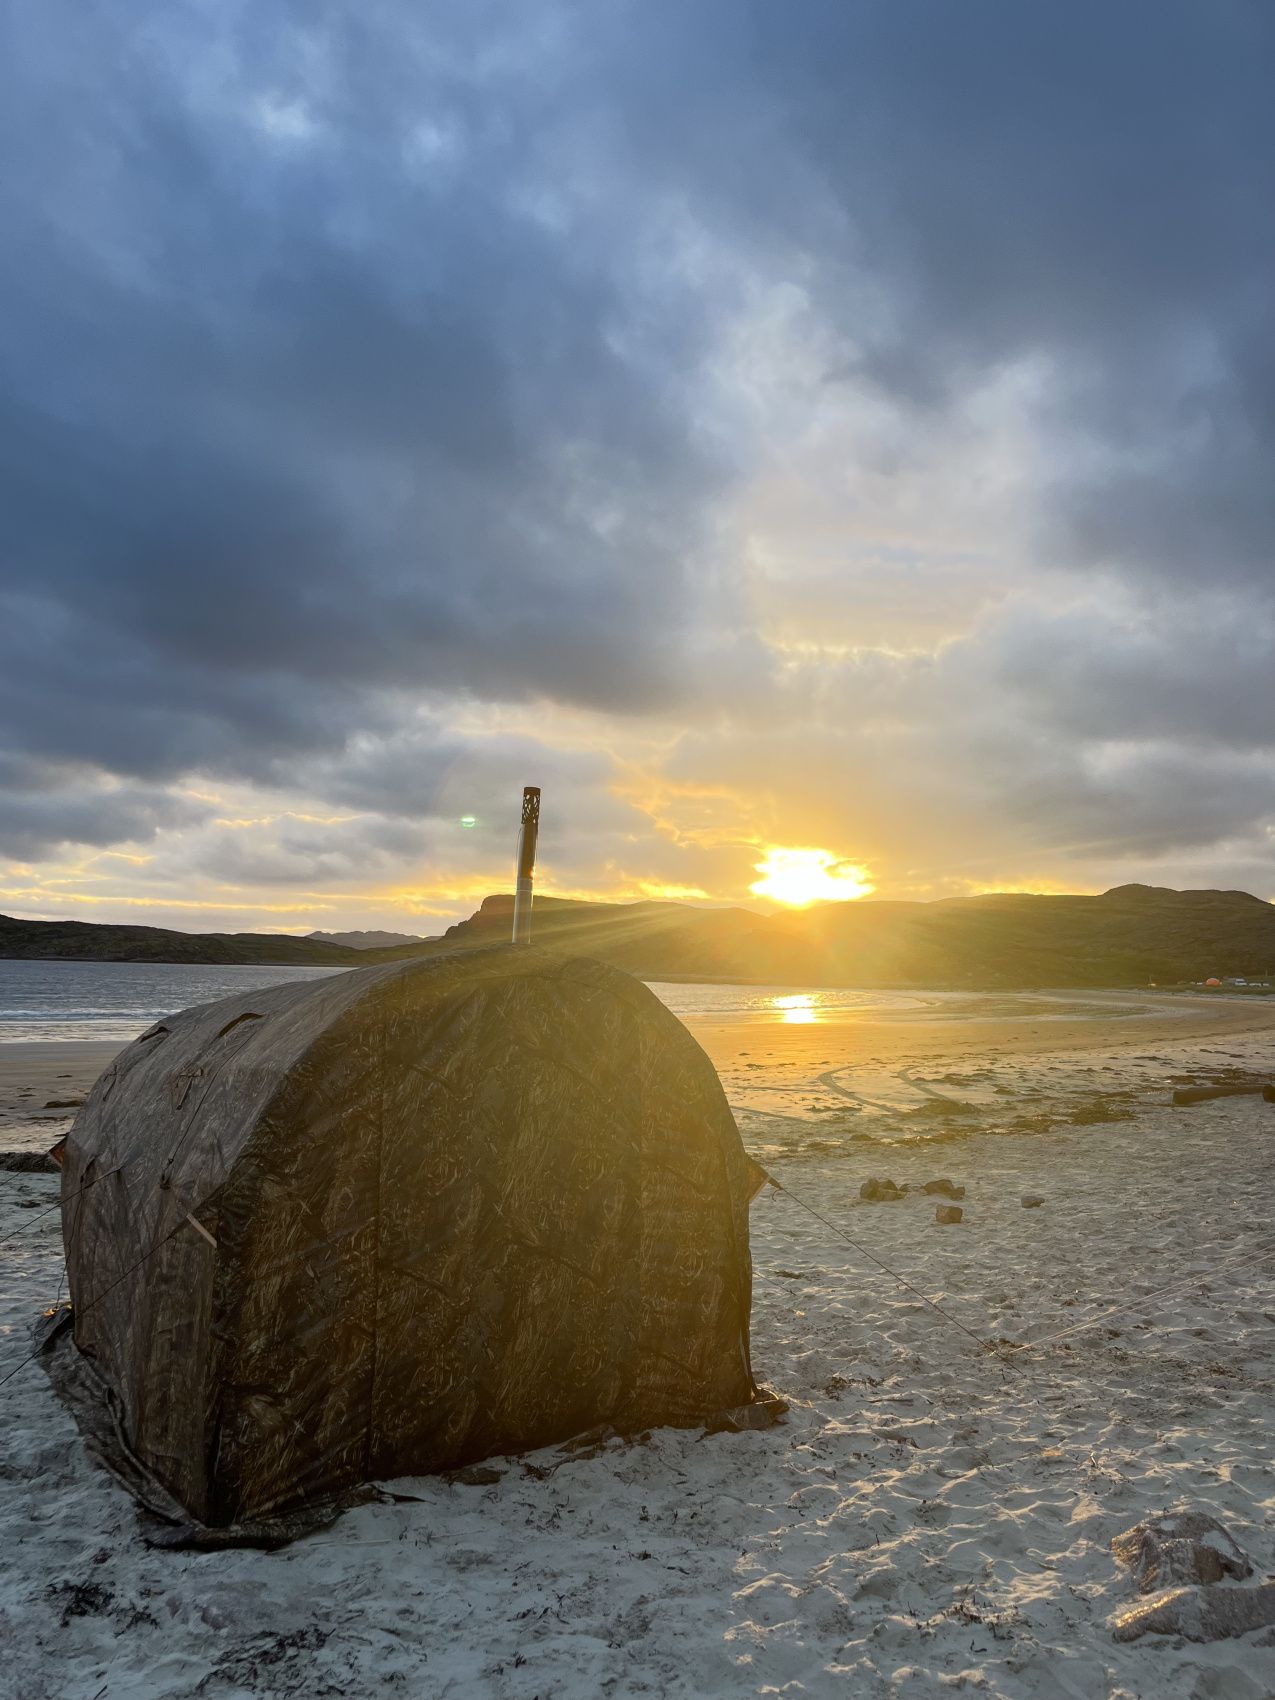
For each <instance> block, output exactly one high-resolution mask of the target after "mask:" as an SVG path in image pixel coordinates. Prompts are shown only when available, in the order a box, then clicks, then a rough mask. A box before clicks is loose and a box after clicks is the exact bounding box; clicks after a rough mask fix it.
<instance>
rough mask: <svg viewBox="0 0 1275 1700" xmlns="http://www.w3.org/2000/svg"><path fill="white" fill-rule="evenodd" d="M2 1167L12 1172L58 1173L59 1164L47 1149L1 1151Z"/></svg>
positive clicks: (23, 1173)
mask: <svg viewBox="0 0 1275 1700" xmlns="http://www.w3.org/2000/svg"><path fill="white" fill-rule="evenodd" d="M0 1169H5V1170H8V1172H9V1173H10V1174H22V1175H27V1174H31V1175H45V1174H49V1175H56V1174H57V1172H58V1166H57V1164H56V1163H55V1162H54V1161H53V1159H52V1157H50V1156H49V1155H48V1153H47V1152H45V1151H0Z"/></svg>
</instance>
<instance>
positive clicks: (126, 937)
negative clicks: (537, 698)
mask: <svg viewBox="0 0 1275 1700" xmlns="http://www.w3.org/2000/svg"><path fill="white" fill-rule="evenodd" d="M512 907H513V899H512V897H509V896H507V895H497V896H492V897H488V898H485V899H484V900H483V903H482V905H481V906H480V907H479V909H478V910H476V911H475V913H474V914H473V915H471V916H470V917H469V918H468V919H467V920H465V921H460V922H457V924H456V925H455V926H452V927H449V928H448V930H447V932H446V933H445V934H444V935H443V936H442V937H441V938H439V939H428V940H424V941H419V942H410V943H405V944H402V945H398V946H395V947H393V948H389V949H380V950H377V949H357V950H356V949H351V948H349V947H348V946H344V945H339V944H336V943H328V942H326V941H323V940H318V939H303V938H294V937H292V936H290V935H288V934H282V933H273V934H272V933H180V932H173V931H169V930H167V929H164V928H161V927H123V926H98V925H94V924H93V923H91V922H83V921H20V920H13V919H10V918H8V917H3V916H0V957H41V958H50V957H66V958H73V959H76V960H80V961H84V960H94V959H96V960H103V961H112V962H141V961H146V962H247V963H252V962H261V963H267V962H268V963H294V964H297V965H299V966H303V965H307V964H309V965H314V966H333V967H349V968H364V967H367V966H368V965H369V964H370V963H373V962H393V961H401V960H402V959H403V958H405V957H413V956H431V955H435V954H437V953H439V952H450V951H455V950H465V949H467V948H470V947H471V946H474V945H478V944H487V943H494V942H497V941H498V940H501V939H507V938H508V936H509V926H510V918H511V913H512ZM534 915H535V922H534V927H535V938H536V940H537V942H538V943H543V944H549V945H553V946H556V947H558V948H560V949H567V950H573V951H580V952H582V953H584V954H586V955H590V956H597V957H600V958H601V959H602V960H604V961H606V962H610V963H613V964H614V965H615V966H616V967H619V968H624V969H627V970H628V971H629V972H630V973H632V974H636V975H638V976H640V977H641V978H643V979H651V980H742V981H752V982H755V983H758V984H769V985H791V984H796V983H802V982H804V983H806V984H811V985H858V986H904V987H906V986H934V987H956V988H969V989H1009V988H1013V987H1024V986H1060V987H1077V988H1081V987H1093V988H1096V987H1101V986H1145V985H1146V984H1147V983H1148V981H1156V982H1158V983H1159V984H1162V985H1170V984H1174V983H1177V982H1182V981H1193V980H1202V979H1204V978H1206V977H1207V976H1208V975H1213V974H1216V975H1243V976H1245V977H1246V978H1249V979H1253V978H1258V977H1261V978H1266V977H1268V976H1269V977H1273V978H1275V906H1273V905H1271V904H1270V903H1266V902H1264V901H1263V900H1262V899H1260V898H1257V897H1252V896H1250V895H1249V894H1248V893H1247V892H1242V891H1171V890H1168V889H1165V888H1163V887H1156V886H1145V885H1124V886H1117V887H1116V888H1115V889H1114V890H1112V891H1108V892H1104V893H1103V894H1102V895H1101V896H1093V897H1052V896H1051V897H1041V896H1032V895H1026V894H1018V893H1013V894H991V895H988V896H983V897H960V898H948V899H945V900H942V901H939V902H935V903H905V902H889V901H871V900H869V901H863V902H858V903H845V904H820V905H817V906H815V907H813V908H811V909H808V910H803V911H793V912H791V913H783V914H779V915H771V916H766V915H758V914H755V913H753V912H752V911H751V910H748V909H696V908H692V907H690V906H688V905H686V904H680V903H653V902H645V903H585V902H575V901H572V900H569V899H565V898H554V897H539V898H537V899H536V904H535V911H534Z"/></svg>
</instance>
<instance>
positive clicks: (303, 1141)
mask: <svg viewBox="0 0 1275 1700" xmlns="http://www.w3.org/2000/svg"><path fill="white" fill-rule="evenodd" d="M755 1173H756V1171H755V1169H754V1168H753V1166H752V1165H751V1164H750V1163H749V1160H748V1158H747V1157H746V1156H745V1153H744V1151H743V1147H742V1146H741V1144H740V1140H739V1134H738V1131H737V1129H736V1127H735V1123H734V1119H733V1117H732V1116H731V1112H730V1109H729V1107H728V1106H727V1103H726V1100H725V1096H724V1094H723V1092H722V1089H721V1085H720V1083H719V1081H718V1079H717V1075H716V1073H715V1071H714V1070H713V1067H712V1065H711V1064H710V1062H709V1061H708V1059H707V1057H706V1056H705V1055H704V1053H703V1052H702V1051H701V1050H700V1048H699V1046H698V1045H697V1044H696V1043H695V1041H694V1040H693V1039H692V1037H691V1036H690V1034H689V1033H688V1032H687V1031H686V1029H685V1028H684V1027H683V1026H682V1025H681V1023H680V1022H679V1021H677V1019H676V1018H675V1017H674V1016H673V1015H672V1014H671V1013H670V1012H669V1011H668V1010H667V1009H666V1008H665V1007H664V1005H663V1004H661V1003H660V1002H659V1000H658V999H657V998H656V997H655V996H654V995H653V994H652V993H651V992H650V991H648V990H647V988H646V987H645V986H644V985H642V984H641V983H640V982H639V981H637V980H633V979H631V978H629V976H627V975H625V974H623V973H621V972H619V971H618V970H615V969H612V968H608V967H605V966H603V965H602V964H600V963H597V962H593V961H589V960H587V959H583V958H567V957H560V956H555V955H553V954H551V953H548V952H545V951H542V950H539V949H537V948H535V947H532V948H526V947H522V948H514V947H512V946H504V947H499V948H495V949H486V950H480V951H474V952H470V953H466V954H458V955H455V956H445V957H434V958H430V959H425V960H416V961H411V960H409V961H405V962H401V963H393V964H390V965H387V966H384V967H374V968H367V969H359V970H355V971H354V972H351V973H343V974H339V975H334V976H332V977H330V978H325V979H322V980H318V981H314V980H307V981H304V982H302V983H290V984H287V985H283V986H275V987H272V988H270V989H269V990H266V991H261V992H256V993H251V994H247V995H243V996H236V997H233V998H228V999H224V1000H223V1001H221V1002H219V1003H215V1004H207V1005H203V1006H200V1007H198V1008H195V1009H189V1010H186V1011H184V1012H183V1013H182V1014H180V1015H176V1016H173V1017H171V1018H169V1019H167V1020H165V1021H163V1022H160V1023H158V1024H157V1025H156V1026H155V1027H154V1028H152V1029H151V1030H150V1031H149V1032H148V1033H145V1034H143V1035H142V1036H141V1037H140V1038H139V1039H137V1040H136V1041H134V1043H133V1044H132V1045H130V1046H129V1047H128V1048H127V1049H125V1050H124V1051H123V1052H122V1053H121V1054H120V1056H119V1057H118V1058H117V1059H116V1061H115V1062H114V1063H113V1064H112V1065H111V1067H110V1068H109V1069H108V1070H107V1071H106V1073H105V1074H104V1075H103V1076H102V1077H101V1078H100V1079H99V1080H98V1082H97V1084H96V1085H95V1086H94V1088H93V1091H92V1092H91V1094H90V1095H89V1097H88V1099H87V1101H86V1102H85V1105H84V1107H83V1109H82V1110H81V1112H80V1114H79V1116H78V1117H77V1119H76V1122H75V1125H74V1127H73V1129H72V1131H71V1134H70V1136H69V1139H68V1142H67V1149H66V1159H65V1164H64V1168H63V1204H64V1209H63V1221H64V1234H65V1239H66V1254H67V1267H68V1272H69V1279H70V1292H71V1300H72V1305H73V1316H74V1345H75V1348H76V1349H77V1350H78V1353H79V1354H82V1356H83V1358H84V1359H85V1360H87V1363H86V1367H91V1370H92V1372H93V1382H94V1384H95V1385H97V1386H99V1387H100V1388H101V1389H102V1396H103V1398H104V1399H106V1400H108V1401H109V1403H110V1406H111V1409H112V1413H113V1420H114V1422H115V1426H116V1429H117V1431H118V1433H119V1436H120V1442H121V1446H122V1447H123V1448H124V1449H126V1451H127V1452H128V1454H129V1455H130V1458H131V1460H132V1463H133V1465H134V1466H136V1467H137V1468H140V1469H141V1470H142V1471H143V1472H145V1473H147V1474H148V1475H149V1476H150V1477H152V1478H153V1479H154V1481H155V1482H156V1483H157V1484H159V1485H160V1487H162V1489H163V1490H165V1492H166V1493H167V1494H169V1495H171V1496H172V1498H173V1499H174V1500H175V1501H177V1502H178V1503H179V1504H180V1505H181V1506H182V1507H184V1508H185V1509H186V1511H187V1512H189V1514H190V1515H191V1516H192V1518H194V1519H195V1520H196V1521H197V1522H198V1523H200V1524H203V1525H206V1526H212V1527H224V1526H227V1525H236V1524H247V1523H251V1522H252V1521H253V1520H254V1519H261V1518H263V1517H269V1516H270V1515H272V1514H287V1513H289V1512H292V1511H295V1510H296V1508H298V1507H304V1506H306V1505H308V1504H315V1503H318V1502H320V1501H323V1500H331V1499H333V1498H336V1497H338V1496H340V1495H341V1494H342V1493H344V1492H346V1491H348V1490H350V1489H351V1488H352V1487H353V1486H355V1485H356V1484H358V1483H360V1482H364V1481H367V1480H371V1479H376V1478H378V1477H379V1478H385V1477H392V1476H394V1475H399V1474H415V1473H422V1472H426V1471H435V1470H442V1469H448V1468H453V1467H456V1466H460V1465H463V1464H466V1463H469V1462H474V1461H476V1460H478V1459H481V1458H484V1457H487V1456H490V1455H492V1454H495V1453H501V1452H511V1451H521V1450H525V1449H528V1448H532V1447H537V1446H541V1445H545V1444H548V1443H550V1442H553V1441H556V1440H562V1439H564V1438H566V1437H568V1436H571V1435H573V1434H576V1433H579V1432H581V1431H583V1430H585V1429H588V1428H590V1427H593V1426H595V1425H597V1424H600V1423H608V1424H610V1425H612V1426H613V1427H614V1428H616V1429H618V1430H620V1431H621V1432H624V1431H626V1430H632V1429H635V1428H641V1427H647V1426H653V1425H656V1424H692V1423H695V1422H696V1421H698V1420H700V1419H702V1418H703V1417H704V1416H705V1414H706V1413H709V1412H712V1411H714V1410H717V1409H720V1408H722V1407H731V1406H738V1405H742V1404H745V1403H748V1402H749V1401H750V1400H751V1399H753V1398H754V1397H755V1396H756V1388H755V1385H754V1382H753V1377H752V1371H751V1367H750V1362H749V1349H748V1323H749V1310H750V1292H751V1266H750V1262H749V1253H748V1219H747V1212H748V1199H749V1196H750V1192H751V1190H752V1186H753V1177H754V1175H755Z"/></svg>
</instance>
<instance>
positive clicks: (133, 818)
mask: <svg viewBox="0 0 1275 1700" xmlns="http://www.w3.org/2000/svg"><path fill="white" fill-rule="evenodd" d="M210 813H211V810H210V809H209V808H208V807H207V805H206V804H203V803H201V802H199V801H198V799H195V798H191V797H187V796H183V795H181V794H179V793H175V792H173V791H170V790H168V789H166V788H164V787H161V786H153V785H130V784H110V783H104V782H103V781H102V780H101V778H100V776H99V775H97V774H96V773H94V772H93V771H92V770H87V771H86V770H84V769H70V770H68V769H66V768H59V767H57V766H51V765H49V764H47V763H44V762H32V761H28V760H25V759H15V758H13V757H5V756H0V856H5V857H12V858H13V859H14V860H15V861H19V862H27V861H37V860H39V859H40V858H42V857H44V856H47V855H49V854H51V853H56V852H57V851H59V850H62V849H64V848H65V847H66V846H68V845H88V846H92V847H95V848H101V849H105V848H106V847H108V846H110V845H112V844H121V843H127V844H149V843H152V842H153V841H154V840H155V839H156V838H157V837H158V836H159V834H160V833H161V832H166V831H170V830H173V829H181V828H186V827H192V826H197V825H199V824H201V823H202V822H203V821H204V820H206V819H207V817H208V816H209V814H210Z"/></svg>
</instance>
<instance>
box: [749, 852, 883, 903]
mask: <svg viewBox="0 0 1275 1700" xmlns="http://www.w3.org/2000/svg"><path fill="white" fill-rule="evenodd" d="M756 869H757V872H758V873H759V874H760V875H761V878H760V879H759V880H754V881H753V883H752V884H751V885H750V886H749V888H748V889H749V891H751V892H752V893H753V894H754V896H756V897H771V898H773V899H774V900H775V902H776V903H787V904H789V905H790V906H791V907H792V908H794V909H801V908H804V907H805V905H806V904H807V903H847V902H849V901H850V899H851V898H854V897H866V896H867V895H868V893H869V892H870V891H875V890H876V887H875V886H874V885H873V883H872V881H871V880H870V879H869V878H868V870H867V869H866V868H861V867H860V866H859V865H858V863H857V862H843V861H842V860H841V859H840V857H838V856H834V855H833V854H832V853H831V851H829V850H791V849H785V848H783V847H781V846H779V845H773V846H772V847H771V848H770V849H769V850H767V852H766V859H765V861H763V862H758V863H756Z"/></svg>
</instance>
